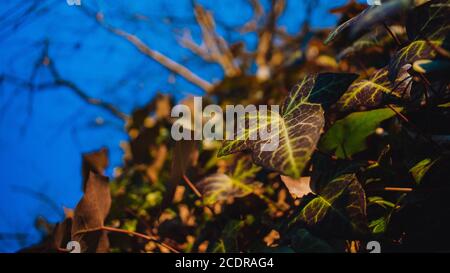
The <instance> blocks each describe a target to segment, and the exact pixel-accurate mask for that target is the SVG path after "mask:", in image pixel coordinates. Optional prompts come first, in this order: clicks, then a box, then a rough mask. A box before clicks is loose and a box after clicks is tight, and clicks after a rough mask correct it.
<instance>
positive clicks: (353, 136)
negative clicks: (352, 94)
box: [319, 108, 402, 158]
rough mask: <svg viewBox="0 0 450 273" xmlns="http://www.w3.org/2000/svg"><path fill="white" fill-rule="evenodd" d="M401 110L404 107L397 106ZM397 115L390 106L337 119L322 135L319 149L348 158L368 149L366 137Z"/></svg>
mask: <svg viewBox="0 0 450 273" xmlns="http://www.w3.org/2000/svg"><path fill="white" fill-rule="evenodd" d="M396 110H397V111H401V110H402V108H397V109H396ZM394 115H395V112H394V111H393V110H392V109H389V108H383V109H377V110H371V111H364V112H355V113H352V114H350V115H348V116H347V117H345V118H343V119H341V120H338V121H336V123H334V124H333V126H332V127H331V128H330V129H329V130H328V131H327V132H326V133H325V135H324V136H323V137H322V139H321V141H320V144H319V149H320V150H322V151H324V152H334V153H335V155H336V156H337V157H338V158H348V157H350V156H352V155H353V154H355V153H358V152H361V151H364V150H365V149H366V147H367V146H366V139H367V137H368V136H370V135H372V134H373V133H375V129H376V128H377V127H378V126H379V124H380V123H381V122H382V121H384V120H386V119H389V118H391V117H393V116H394Z"/></svg>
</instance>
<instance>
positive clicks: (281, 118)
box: [218, 73, 357, 178]
mask: <svg viewBox="0 0 450 273" xmlns="http://www.w3.org/2000/svg"><path fill="white" fill-rule="evenodd" d="M356 77H357V76H356V75H354V74H332V73H326V74H319V75H314V76H308V77H305V78H304V79H303V80H302V81H301V82H299V83H298V84H297V85H295V86H294V87H293V88H292V90H291V91H290V93H289V96H288V97H287V98H286V99H285V101H284V103H283V105H282V106H281V113H279V114H278V113H275V112H272V115H271V116H269V117H263V116H260V115H261V114H258V115H256V116H253V117H249V116H247V117H246V118H247V119H248V120H247V121H249V120H251V119H256V120H257V121H258V126H257V127H258V128H246V130H245V132H244V138H243V140H240V139H238V138H237V137H235V140H232V141H225V142H224V143H223V145H222V147H221V149H220V150H219V152H218V156H223V155H227V154H231V153H235V152H240V151H251V152H252V158H253V161H254V162H255V163H256V164H258V165H261V166H263V167H266V168H268V169H272V170H276V171H278V172H280V173H281V174H284V175H287V176H290V177H293V178H299V177H300V175H301V173H302V171H303V169H304V167H305V165H306V163H307V162H308V160H309V158H310V156H311V154H312V152H313V150H314V148H315V146H316V144H317V141H318V140H319V136H320V133H321V130H322V128H323V126H324V113H323V108H322V103H323V104H324V106H325V107H327V106H329V105H331V104H333V103H334V102H335V101H336V100H337V99H338V98H339V97H340V96H341V95H342V93H343V92H344V91H345V90H346V89H347V87H348V86H349V85H350V84H351V82H352V81H353V80H354V79H355V78H356ZM261 120H267V121H268V122H267V123H266V124H265V126H270V128H273V127H272V126H273V124H278V128H279V130H278V131H276V130H275V131H274V130H272V131H271V134H270V137H269V138H267V139H266V140H262V139H257V140H250V139H249V136H250V132H251V131H256V130H259V129H261V128H260V127H259V126H264V125H261V124H262V123H261V122H260V121H261ZM247 124H249V123H248V122H247ZM267 131H269V132H270V130H267ZM273 139H278V140H279V145H278V146H277V147H276V148H275V150H274V151H267V150H266V151H263V150H262V148H263V147H264V146H265V145H267V144H268V143H270V142H271V141H272V140H273Z"/></svg>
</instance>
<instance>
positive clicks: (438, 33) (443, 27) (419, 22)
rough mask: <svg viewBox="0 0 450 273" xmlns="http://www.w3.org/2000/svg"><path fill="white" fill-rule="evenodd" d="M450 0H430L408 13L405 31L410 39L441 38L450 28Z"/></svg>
mask: <svg viewBox="0 0 450 273" xmlns="http://www.w3.org/2000/svg"><path fill="white" fill-rule="evenodd" d="M449 14H450V0H432V1H428V2H427V3H425V4H423V5H420V6H417V7H415V8H414V9H413V10H411V12H410V13H409V14H408V18H407V21H406V31H407V34H408V37H409V39H410V40H411V41H415V40H421V39H422V40H425V39H428V40H441V39H443V38H444V37H445V36H446V34H447V33H448V32H449V30H450V16H448V15H449Z"/></svg>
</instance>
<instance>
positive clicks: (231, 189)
mask: <svg viewBox="0 0 450 273" xmlns="http://www.w3.org/2000/svg"><path fill="white" fill-rule="evenodd" d="M260 169H261V168H260V167H258V166H255V165H253V164H251V165H250V166H249V164H246V163H245V161H244V159H241V160H239V161H238V163H237V165H236V167H235V169H234V171H233V173H232V174H230V175H227V174H221V173H216V174H213V175H210V176H208V177H206V178H205V179H203V180H202V181H200V182H199V183H197V185H196V186H197V187H198V188H199V190H200V191H201V192H202V195H203V200H204V202H205V204H208V205H209V204H214V203H216V202H219V201H225V200H227V199H228V198H240V197H244V196H247V195H249V194H251V193H253V192H254V191H255V189H257V188H260V187H261V185H262V184H261V183H260V182H256V181H254V176H255V174H256V173H257V172H258V171H259V170H260Z"/></svg>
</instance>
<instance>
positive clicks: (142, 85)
mask: <svg viewBox="0 0 450 273" xmlns="http://www.w3.org/2000/svg"><path fill="white" fill-rule="evenodd" d="M81 2H82V5H88V6H90V7H94V8H95V9H98V10H102V11H103V12H104V14H105V17H106V19H107V20H108V22H110V23H112V24H114V25H116V26H118V27H121V28H123V29H126V30H127V31H129V32H132V33H135V34H137V35H138V36H139V37H141V38H142V39H143V40H144V41H145V42H146V43H148V44H149V45H150V46H151V47H152V48H153V49H156V50H158V51H160V52H162V53H164V54H165V55H167V56H170V57H171V58H173V59H174V60H176V61H178V62H181V63H183V64H184V65H185V66H187V67H189V68H190V69H191V70H193V71H195V73H197V74H198V75H200V76H201V77H203V78H205V79H207V80H209V81H211V82H214V81H215V80H217V79H220V78H221V77H222V72H221V70H220V69H219V67H217V66H216V65H213V64H205V63H204V62H203V61H201V60H200V59H199V58H196V57H195V56H193V55H192V54H191V53H190V52H189V51H188V50H186V49H183V48H182V47H180V46H179V45H178V43H177V40H176V37H177V35H179V34H180V33H181V31H182V30H183V29H185V28H189V29H191V31H192V35H193V37H194V39H195V40H197V41H199V29H198V28H197V27H196V25H195V23H194V18H193V14H192V10H191V4H190V3H191V1H190V0H176V1H168V0H165V1H164V0H145V1H144V0H115V1H106V0H103V1H102V0H98V1H94V0H81ZM199 2H200V3H201V4H202V5H204V6H205V7H206V8H207V9H209V10H211V11H212V12H213V14H214V16H215V18H216V20H217V21H218V22H220V24H219V32H220V33H222V34H223V35H224V36H225V37H226V38H227V40H228V41H229V42H231V43H232V42H235V41H240V40H242V39H244V40H245V41H246V42H247V48H248V49H253V48H254V46H255V38H256V37H255V35H254V34H247V35H245V36H241V35H240V34H238V33H234V34H227V32H226V29H225V28H223V27H221V25H222V24H224V25H229V26H239V25H242V24H243V23H245V22H246V21H248V20H249V19H250V18H251V17H252V11H251V7H250V6H249V5H248V4H247V2H246V1H245V0H216V1H199ZM262 2H263V3H265V6H266V7H267V6H268V4H267V3H266V2H268V1H262ZM319 2H320V8H319V9H317V10H315V12H314V15H313V16H312V25H313V26H314V27H327V26H332V25H333V24H335V21H336V17H335V16H333V15H331V14H329V13H328V12H327V10H328V9H330V8H331V7H334V6H339V5H340V4H342V3H345V2H346V1H345V0H333V1H329V0H321V1H319ZM34 3H38V4H37V6H36V9H34V12H32V13H30V14H28V15H26V16H21V15H22V14H24V13H26V11H27V10H28V9H31V7H33V4H34ZM304 13H305V9H304V2H303V1H300V0H298V1H296V0H288V5H287V11H286V12H285V14H284V15H283V17H282V18H281V19H280V20H279V24H280V25H283V26H285V27H286V29H287V30H288V32H291V33H294V32H297V31H298V28H299V26H300V23H301V22H302V20H303V19H304ZM0 14H1V16H0V18H1V19H0V52H1V54H0V74H1V75H4V74H6V75H14V76H16V77H19V78H22V79H28V78H30V75H31V73H32V70H33V67H34V63H35V62H36V60H37V59H38V58H39V56H40V54H41V52H42V49H43V44H44V43H43V41H44V40H48V42H49V54H50V56H51V57H52V59H53V60H54V63H55V65H56V67H57V69H58V70H59V72H60V74H61V75H62V76H63V77H64V78H66V79H69V80H70V81H72V82H75V83H76V84H77V85H79V86H80V87H81V88H82V89H83V90H85V92H86V93H88V94H89V95H90V96H92V97H95V98H100V99H102V100H104V101H107V102H110V103H112V104H114V105H115V106H117V107H118V108H119V109H121V110H122V111H124V112H126V113H129V112H130V111H131V110H132V109H133V108H135V107H137V106H141V105H143V104H145V103H146V102H147V101H148V100H149V99H151V98H152V96H154V94H155V93H156V92H158V91H160V92H165V93H170V94H173V95H174V96H175V97H176V98H178V99H180V98H182V97H184V96H186V95H187V94H201V90H199V89H198V88H197V87H196V86H194V85H192V84H190V83H188V82H186V81H185V80H183V79H182V78H180V77H175V79H176V80H175V82H171V81H169V77H170V76H171V74H170V73H169V72H168V71H167V70H166V69H164V68H163V67H161V66H160V65H159V64H157V63H155V62H154V61H152V60H150V59H148V58H146V57H145V56H143V55H141V54H140V53H139V52H137V51H136V50H135V49H134V47H133V46H131V45H129V44H128V43H127V42H126V41H124V40H122V39H121V38H118V37H115V36H113V35H111V34H110V33H108V32H106V31H105V30H103V29H101V28H99V27H98V25H97V24H96V22H95V20H93V19H92V18H88V17H87V16H86V15H85V14H84V13H82V12H81V11H80V10H79V8H78V7H76V6H69V5H67V4H66V1H65V0H36V1H31V0H26V1H25V0H23V1H19V0H4V1H2V5H0ZM136 15H139V16H140V17H141V18H145V19H143V20H140V21H139V22H137V23H136V22H133V21H132V18H135V16H136ZM173 18H177V19H176V20H173ZM171 20H172V22H173V23H172V24H169V23H168V22H169V21H171ZM48 79H49V73H48V71H46V70H45V69H41V70H39V71H38V72H37V74H36V77H35V82H36V83H44V82H46V81H47V80H48ZM126 139H127V136H126V134H124V133H123V123H122V121H121V120H119V119H117V118H116V117H114V116H112V115H111V114H109V113H108V112H105V111H104V110H102V109H99V108H96V107H94V106H92V105H88V104H86V103H85V102H83V101H82V100H80V99H79V98H78V97H77V96H75V95H74V94H73V93H72V92H71V91H70V90H67V89H64V88H58V89H50V90H45V91H42V90H41V91H34V92H30V91H29V90H28V89H27V88H25V87H23V86H17V85H13V84H11V83H7V82H4V81H3V82H1V83H0V252H12V251H16V250H18V249H20V248H22V247H24V246H27V245H30V244H33V243H36V242H38V241H39V239H40V236H41V233H40V232H39V231H38V230H37V229H36V228H35V224H34V223H35V220H36V219H37V217H44V218H46V219H48V220H49V221H50V222H56V221H58V220H59V219H61V217H62V213H63V210H62V208H63V206H65V207H69V208H73V207H74V206H75V205H76V204H77V202H78V200H79V199H80V197H81V194H82V193H81V170H80V167H81V154H82V153H84V152H87V151H92V150H95V149H98V148H100V147H107V148H108V149H109V150H110V168H109V169H108V175H111V174H112V170H113V168H114V167H115V166H119V165H120V164H121V156H122V151H121V149H120V146H119V144H120V142H121V141H123V140H126ZM36 193H40V194H41V196H40V197H39V196H38V195H37V194H36ZM42 197H44V199H48V201H43V198H42ZM12 234H22V237H21V238H20V240H17V238H16V237H14V236H12Z"/></svg>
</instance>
